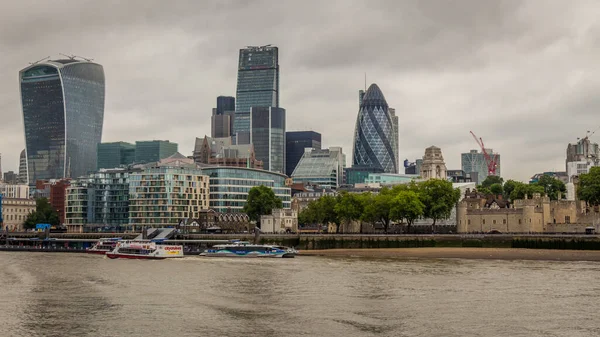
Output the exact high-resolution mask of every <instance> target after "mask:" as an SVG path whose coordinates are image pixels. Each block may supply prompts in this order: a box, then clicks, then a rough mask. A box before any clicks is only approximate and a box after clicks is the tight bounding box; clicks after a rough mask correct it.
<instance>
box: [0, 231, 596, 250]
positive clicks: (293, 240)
mask: <svg viewBox="0 0 600 337" xmlns="http://www.w3.org/2000/svg"><path fill="white" fill-rule="evenodd" d="M137 235H138V234H136V233H127V234H123V233H120V234H107V233H81V234H72V233H60V234H58V233H57V234H51V235H50V237H52V238H57V239H63V240H65V239H74V240H95V239H99V238H106V237H122V238H134V237H136V236H137ZM36 236H37V234H36V233H27V234H25V233H23V234H15V235H9V237H20V238H23V239H26V238H28V237H36ZM177 239H185V240H234V239H237V240H245V241H253V240H254V235H248V234H246V235H231V234H190V235H182V236H179V237H178V238H177ZM259 240H260V242H261V243H271V244H277V245H283V246H290V247H296V248H297V249H300V250H314V249H354V248H412V247H414V248H417V247H482V248H533V249H535V248H537V249H578V250H600V236H598V235H533V234H532V235H504V234H492V235H484V234H475V235H460V234H436V235H360V234H355V235H351V234H327V235H315V234H309V235H264V234H263V235H260V237H259ZM0 243H1V241H0Z"/></svg>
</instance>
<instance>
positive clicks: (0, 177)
mask: <svg viewBox="0 0 600 337" xmlns="http://www.w3.org/2000/svg"><path fill="white" fill-rule="evenodd" d="M0 181H2V153H0Z"/></svg>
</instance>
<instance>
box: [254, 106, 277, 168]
mask: <svg viewBox="0 0 600 337" xmlns="http://www.w3.org/2000/svg"><path fill="white" fill-rule="evenodd" d="M250 116H251V118H250V143H251V144H253V145H254V152H255V154H256V159H258V160H262V162H263V163H264V169H265V170H268V171H273V172H279V173H284V172H285V109H282V108H274V107H252V110H251V111H250Z"/></svg>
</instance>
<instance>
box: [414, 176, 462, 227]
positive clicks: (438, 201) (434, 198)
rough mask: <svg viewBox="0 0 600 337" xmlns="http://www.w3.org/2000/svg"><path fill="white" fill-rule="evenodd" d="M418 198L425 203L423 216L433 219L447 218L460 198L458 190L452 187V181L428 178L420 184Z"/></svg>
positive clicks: (434, 220) (434, 221)
mask: <svg viewBox="0 0 600 337" xmlns="http://www.w3.org/2000/svg"><path fill="white" fill-rule="evenodd" d="M419 196H420V199H421V202H423V205H425V209H424V212H423V213H424V214H423V215H424V217H425V218H430V219H432V220H433V224H432V227H434V226H435V224H436V222H437V221H438V220H442V219H448V218H449V217H450V214H451V212H452V209H454V207H455V206H456V204H457V203H458V199H460V190H459V189H458V188H456V189H455V188H452V183H451V182H449V181H446V180H442V179H430V180H427V181H425V182H422V183H421V184H420V194H419Z"/></svg>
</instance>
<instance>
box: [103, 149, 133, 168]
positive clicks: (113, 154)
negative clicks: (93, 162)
mask: <svg viewBox="0 0 600 337" xmlns="http://www.w3.org/2000/svg"><path fill="white" fill-rule="evenodd" d="M134 161H135V145H134V144H131V143H126V142H113V143H100V144H98V160H97V167H96V168H97V170H100V169H112V168H117V167H122V166H127V165H131V164H133V163H134Z"/></svg>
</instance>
